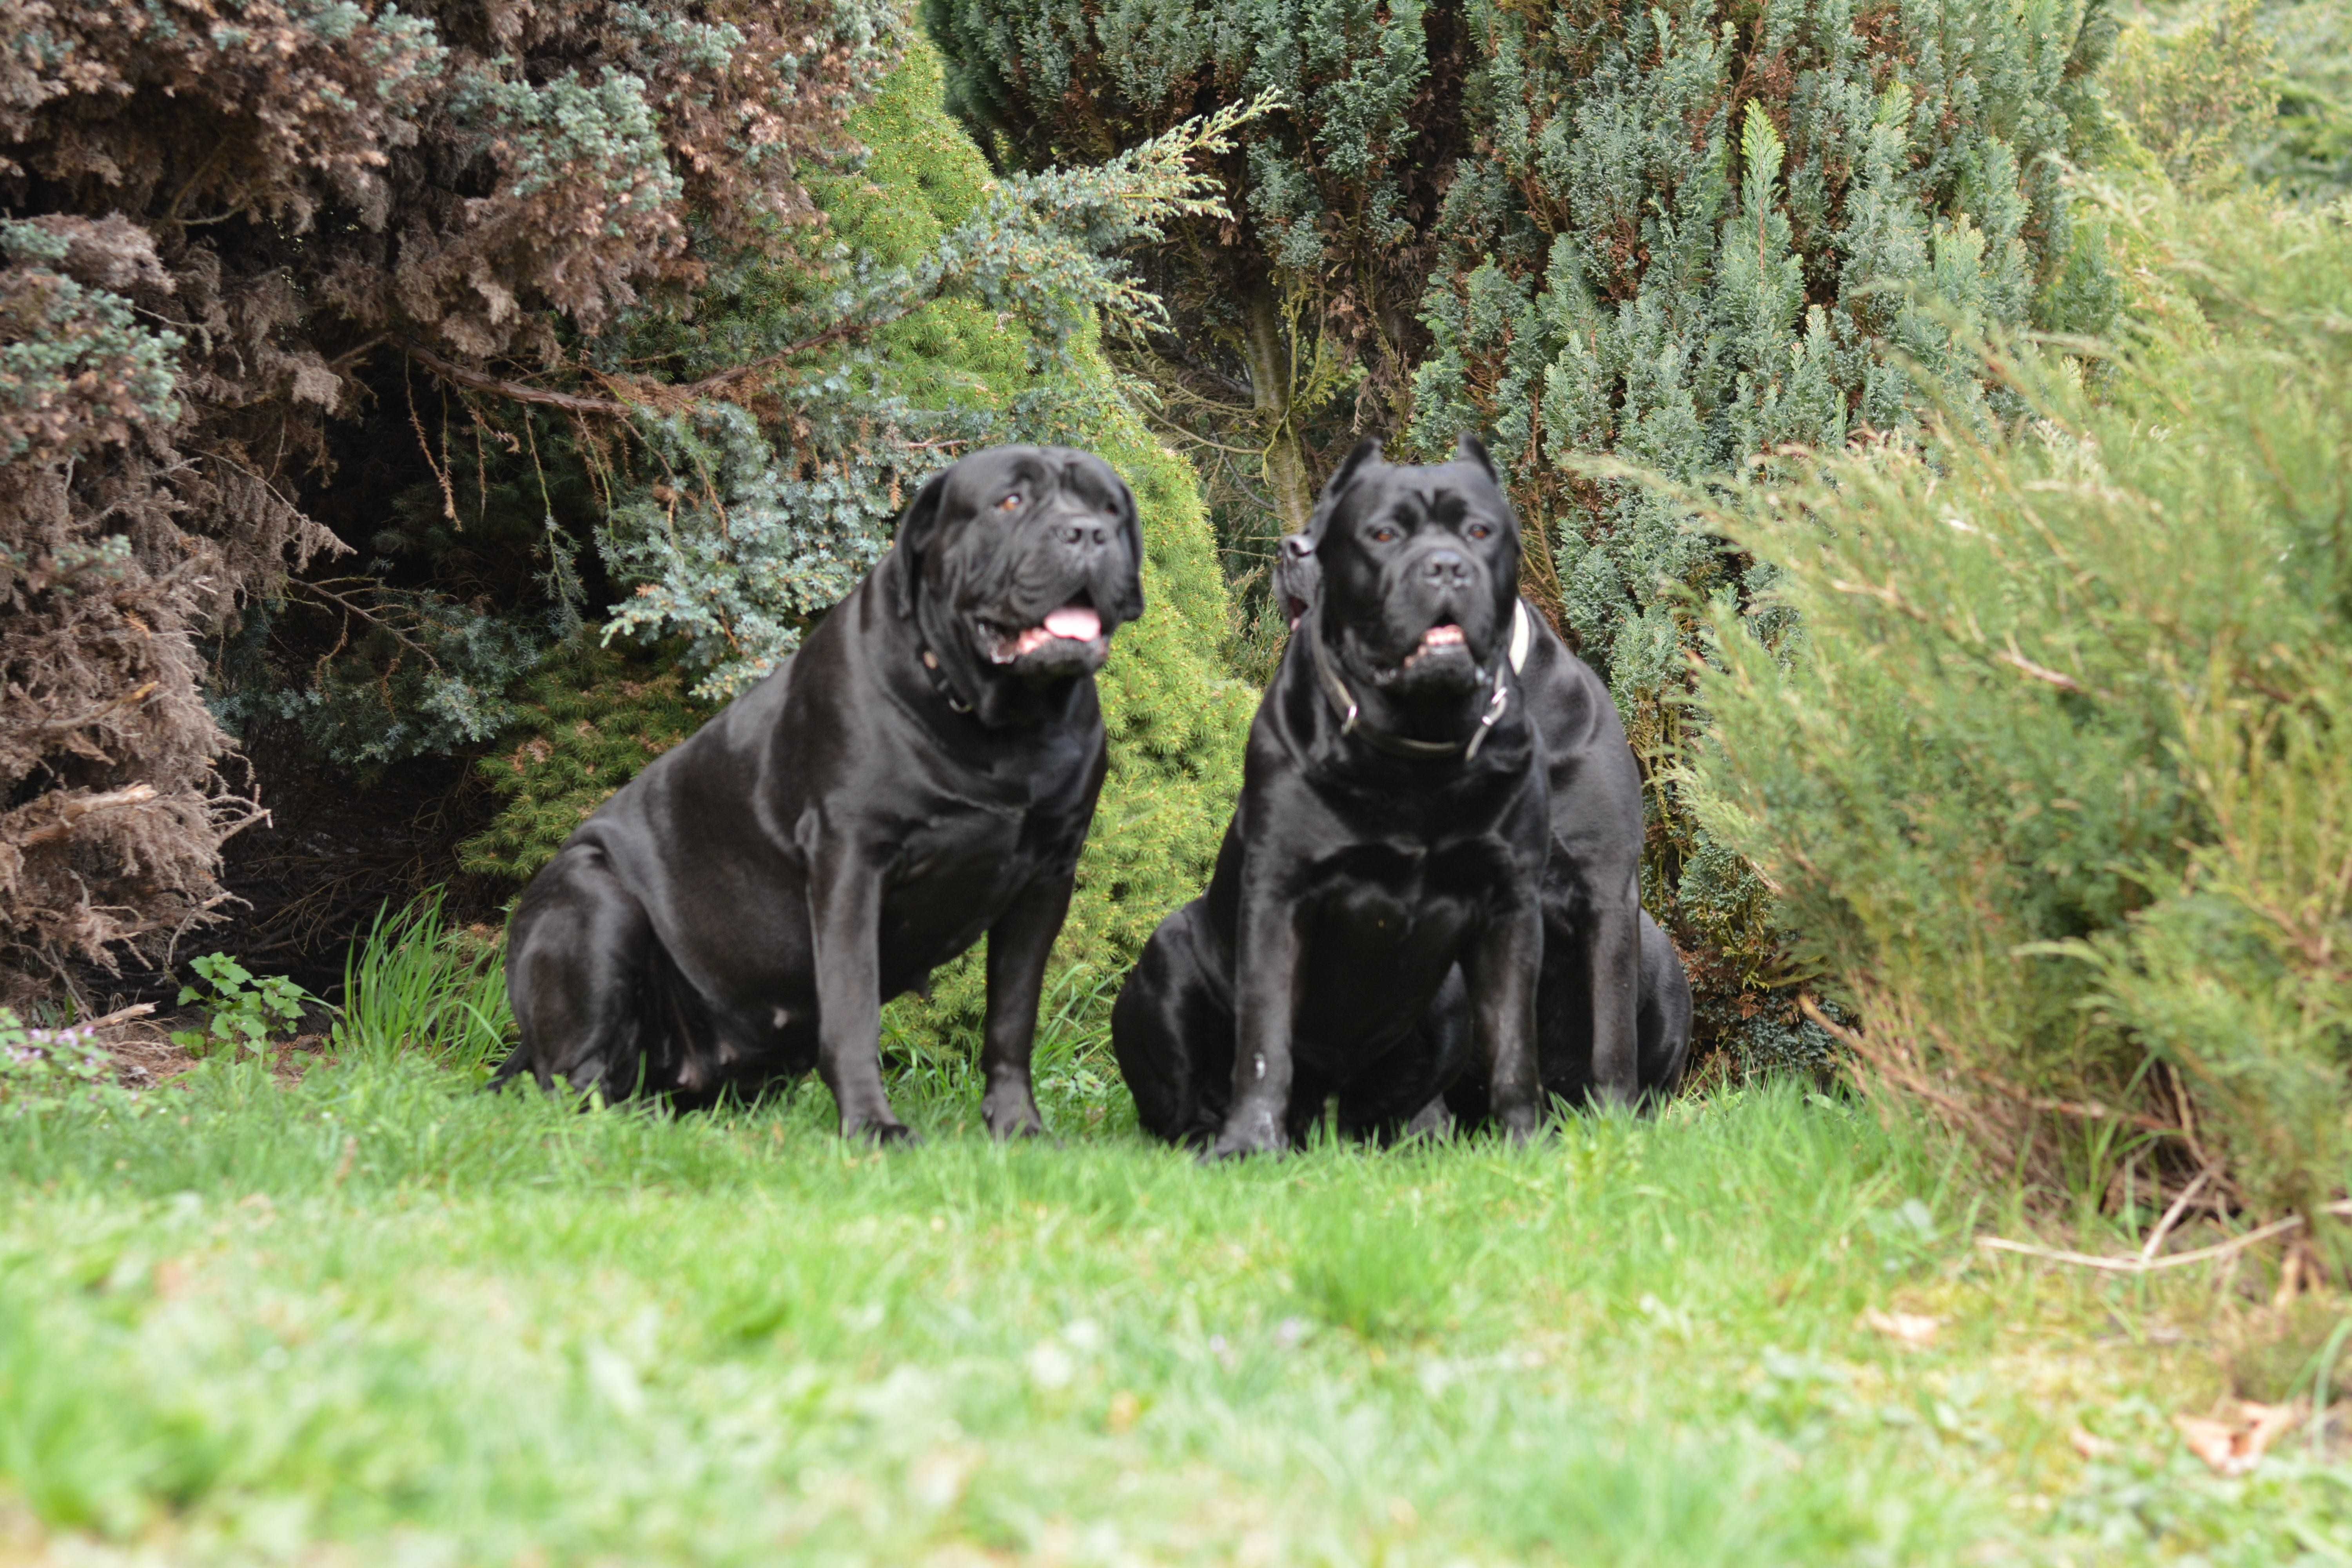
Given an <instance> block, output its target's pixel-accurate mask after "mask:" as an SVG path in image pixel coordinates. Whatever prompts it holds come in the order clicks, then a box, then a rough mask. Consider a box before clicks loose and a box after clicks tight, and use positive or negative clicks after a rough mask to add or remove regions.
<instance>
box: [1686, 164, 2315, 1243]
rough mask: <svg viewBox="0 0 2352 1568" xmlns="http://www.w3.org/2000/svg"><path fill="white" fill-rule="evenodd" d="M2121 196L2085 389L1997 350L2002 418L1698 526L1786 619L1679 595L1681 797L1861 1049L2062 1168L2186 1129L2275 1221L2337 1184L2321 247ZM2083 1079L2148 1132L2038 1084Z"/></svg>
mask: <svg viewBox="0 0 2352 1568" xmlns="http://www.w3.org/2000/svg"><path fill="white" fill-rule="evenodd" d="M2126 219H2127V227H2128V229H2129V231H2130V233H2131V236H2132V239H2133V243H2134V245H2135V246H2136V247H2137V249H2138V250H2139V251H2140V253H2141V254H2142V256H2143V258H2144V259H2143V266H2144V267H2145V268H2147V269H2148V270H2149V271H2150V272H2151V273H2153V274H2155V275H2156V276H2157V277H2158V281H2159V292H2158V293H2157V294H2156V296H2155V299H2154V303H2153V305H2152V307H2151V309H2150V310H2149V312H2148V313H2147V315H2146V316H2145V317H2144V318H2143V320H2144V327H2143V331H2142V334H2141V336H2140V337H2139V339H2138V341H2137V342H2136V343H2135V344H2134V345H2133V346H2132V348H2131V350H2130V352H2128V353H2126V354H2125V355H2124V357H2123V358H2122V359H2121V360H2120V361H2119V362H2118V363H2116V365H2115V367H2114V369H2113V371H2112V372H2111V374H2109V376H2108V377H2107V379H2106V384H2105V398H2104V399H2102V398H2095V397H2093V396H2091V395H2089V394H2088V393H2086V392H2085V390H2084V386H2083V385H2082V384H2081V381H2080V379H2079V376H2078V375H2077V374H2075V373H2074V371H2073V370H2072V369H2071V368H2070V367H2069V366H2068V365H2067V364H2066V363H2064V362H2063V361H2053V360H2049V359H2046V358H2043V357H2040V356H2036V355H2033V354H2031V353H2022V352H2020V351H2016V350H2003V351H2002V354H2003V357H2004V358H2005V359H2006V360H2007V361H2008V363H2010V364H2011V365H2012V366H2015V367H2017V368H2016V370H2015V372H2014V374H2016V376H2017V377H2018V381H2017V389H2018V391H2019V393H2020V394H2021V395H2023V396H2026V397H2027V398H2029V400H2030V401H2031V403H2032V407H2033V410H2034V414H2035V417H2034V418H2033V419H2032V420H2031V421H2030V422H2027V423H2024V424H2021V425H2020V426H2016V427H2014V428H2012V429H2011V430H2007V431H2004V432H2001V433H2000V434H1997V435H1992V436H1980V435H1979V433H1978V432H1977V430H1976V427H1975V425H1974V422H1973V416H1972V414H1971V412H1970V411H1969V409H1967V408H1966V407H1960V408H1946V409H1943V410H1940V411H1939V412H1938V413H1937V415H1936V416H1934V417H1933V418H1932V419H1931V420H1929V421H1928V422H1927V425H1926V426H1925V427H1924V429H1923V437H1924V438H1925V439H1926V441H1927V443H1928V445H1929V447H1932V449H1933V451H1934V453H1935V454H1936V455H1935V458H1934V460H1933V461H1930V460H1928V459H1927V458H1926V457H1925V456H1923V455H1922V453H1921V451H1920V450H1918V449H1916V448H1915V447H1911V446H1910V445H1908V444H1906V443H1889V444H1887V445H1885V446H1883V447H1878V448H1876V449H1874V450H1872V451H1869V452H1863V453H1855V454H1852V455H1849V456H1846V457H1844V458H1840V459H1838V460H1836V461H1834V462H1832V463H1831V464H1830V465H1829V466H1828V468H1827V469H1826V471H1825V472H1824V473H1823V474H1822V476H1820V477H1819V478H1817V479H1809V480H1795V481H1792V480H1791V479H1790V478H1789V477H1788V476H1783V477H1781V479H1779V480H1777V481H1774V482H1772V483H1769V484H1766V483H1759V484H1757V485H1755V486H1753V487H1751V488H1749V489H1747V490H1745V491H1744V492H1742V497H1741V500H1740V503H1739V505H1738V507H1737V508H1735V509H1732V510H1730V511H1729V512H1728V513H1727V515H1726V516H1725V517H1723V518H1722V519H1720V520H1719V521H1721V524H1722V526H1723V527H1724V528H1725V529H1726V530H1727V531H1728V532H1729V533H1730V534H1731V536H1732V537H1733V538H1734V539H1735V540H1737V541H1738V542H1739V543H1740V544H1741V545H1742V546H1743V547H1745V548H1747V549H1748V550H1749V551H1750V552H1753V553H1754V555H1755V556H1756V558H1757V559H1758V560H1759V561H1761V562H1765V563H1769V564H1770V565H1771V566H1772V567H1773V568H1774V569H1775V570H1776V573H1777V576H1776V578H1775V580H1774V586H1773V589H1772V592H1771V594H1770V595H1769V601H1768V602H1769V605H1772V606H1773V607H1774V608H1776V609H1778V610H1781V611H1790V610H1793V611H1794V612H1795V613H1796V615H1797V616H1798V617H1799V620H1800V622H1801V628H1802V629H1801V632H1800V633H1797V634H1793V635H1789V634H1780V635H1776V634H1774V633H1772V632H1771V631H1769V630H1766V631H1765V632H1764V634H1763V635H1759V627H1758V625H1757V623H1758V621H1759V616H1755V615H1753V614H1750V615H1747V616H1742V615H1740V614H1739V613H1738V612H1737V611H1736V610H1735V609H1733V608H1732V607H1730V606H1729V605H1723V606H1721V607H1719V608H1718V610H1717V614H1716V616H1715V618H1714V622H1713V626H1714V631H1715V635H1716V637H1717V651H1718V654H1719V657H1720V659H1721V672H1720V673H1718V674H1715V675H1712V676H1710V677H1708V678H1707V679H1706V683H1705V688H1704V696H1705V698H1706V701H1707V703H1708V704H1709V706H1710V709H1711V710H1712V711H1713V713H1714V714H1715V717H1716V731H1715V733H1714V736H1713V738H1712V740H1711V742H1710V743H1709V745H1708V747H1707V748H1706V752H1705V754H1704V759H1703V761H1702V762H1701V763H1699V764H1698V766H1697V769H1696V783H1697V785H1698V788H1699V794H1698V795H1697V797H1696V798H1698V800H1699V801H1700V802H1701V809H1702V816H1703V820H1704V821H1705V823H1706V826H1707V828H1708V830H1709V831H1710V832H1712V833H1713V834H1715V835H1716V836H1717V837H1719V838H1720V839H1721V840H1723V841H1724V842H1725V843H1727V844H1729V845H1730V846H1732V847H1734V848H1736V849H1738V850H1739V851H1740V852H1741V853H1742V854H1745V855H1747V856H1748V857H1749V858H1751V859H1752V860H1753V861H1754V862H1755V863H1756V865H1757V866H1759V868H1761V869H1762V871H1763V873H1764V874H1765V875H1766V876H1768V877H1769V879H1771V883H1772V885H1773V887H1774V888H1775V889H1777V890H1778V892H1779V894H1780V900H1781V903H1780V910H1781V913H1782V915H1783V917H1784V918H1785V920H1786V921H1787V925H1788V928H1789V929H1790V931H1793V932H1794V933H1795V935H1796V940H1797V941H1798V942H1799V943H1800V945H1801V949H1802V951H1803V952H1804V953H1805V954H1806V956H1807V957H1808V958H1809V959H1810V960H1811V961H1812V962H1813V963H1818V964H1819V965H1820V966H1821V967H1822V970H1823V971H1825V972H1826V973H1828V974H1829V975H1830V976H1831V977H1832V984H1833V985H1834V986H1835V988H1836V989H1837V990H1838V991H1839V992H1840V993H1841V994H1843V999H1844V1000H1845V1001H1847V1002H1848V1003H1849V1004H1851V1005H1853V1008H1854V1009H1855V1010H1856V1013H1857V1015H1858V1016H1859V1017H1860V1018H1861V1019H1863V1020H1864V1025H1863V1030H1864V1033H1863V1037H1862V1044H1861V1047H1860V1048H1861V1049H1862V1050H1863V1052H1864V1060H1865V1062H1866V1064H1867V1067H1868V1068H1869V1069H1870V1072H1871V1074H1872V1076H1873V1079H1874V1081H1884V1082H1888V1083H1892V1084H1894V1085H1896V1086H1898V1087H1903V1088H1907V1089H1915V1090H1917V1091H1918V1092H1921V1093H1923V1094H1927V1095H1928V1096H1931V1097H1933V1099H1934V1100H1935V1102H1936V1103H1937V1105H1938V1106H1939V1107H1942V1108H1944V1110H1945V1111H1946V1113H1947V1114H1948V1115H1950V1116H1951V1117H1952V1118H1953V1119H1954V1120H1955V1121H1958V1123H1959V1124H1960V1125H1962V1126H1963V1127H1965V1128H1966V1129H1967V1130H1968V1131H1970V1132H1971V1133H1973V1134H1974V1135H1976V1136H1977V1137H1978V1138H1979V1140H1980V1141H1981V1142H1984V1143H1985V1144H1986V1145H1987V1146H1988V1147H1989V1148H1990V1149H1991V1150H1992V1151H1993V1152H1994V1153H1995V1155H1996V1157H1997V1158H1998V1159H2000V1160H2001V1161H2003V1162H2005V1163H2007V1162H2021V1163H2027V1164H2028V1165H2029V1166H2030V1167H2031V1168H2033V1169H2036V1170H2038V1171H2039V1172H2040V1173H2042V1174H2043V1175H2044V1176H2045V1177H2048V1178H2049V1179H2051V1180H2053V1182H2055V1181H2069V1182H2072V1183H2074V1184H2075V1185H2076V1187H2077V1188H2078V1190H2082V1191H2085V1192H2088V1193H2089V1194H2091V1195H2092V1196H2093V1197H2094V1198H2099V1197H2101V1196H2102V1195H2103V1194H2105V1191H2106V1187H2107V1184H2108V1181H2109V1179H2110V1178H2111V1177H2112V1176H2114V1174H2115V1173H2116V1170H2117V1169H2118V1168H2119V1166H2120V1164H2121V1163H2123V1162H2125V1161H2126V1160H2127V1159H2133V1158H2137V1159H2140V1160H2145V1161H2154V1162H2158V1163H2159V1166H2161V1165H2165V1164H2176V1163H2177V1164H2180V1165H2184V1166H2188V1165H2193V1164H2194V1163H2199V1162H2203V1161H2208V1160H2210V1162H2212V1163H2213V1165H2214V1168H2215V1171H2216V1174H2217V1175H2218V1176H2219V1178H2220V1179H2221V1181H2222V1182H2224V1183H2225V1184H2227V1189H2228V1190H2229V1191H2231V1192H2232V1193H2233V1194H2236V1195H2237V1196H2238V1197H2239V1198H2240V1199H2241V1200H2242V1201H2243V1202H2245V1203H2246V1204H2248V1205H2251V1206H2252V1208H2253V1209H2254V1210H2255V1211H2256V1212H2257V1213H2270V1214H2275V1213H2278V1212H2281V1211H2293V1212H2300V1213H2303V1214H2305V1215H2311V1216H2314V1217H2315V1216H2316V1211H2317V1205H2319V1204H2320V1203H2321V1202H2322V1201H2323V1200H2324V1199H2325V1198H2326V1197H2327V1196H2329V1195H2332V1194H2336V1193H2339V1192H2341V1191H2342V1190H2343V1189H2344V1187H2345V1185H2346V1183H2347V1178H2352V969H2347V955H2352V659H2347V653H2346V649H2347V647H2352V532H2347V526H2346V518H2347V515H2352V510H2347V488H2346V487H2347V479H2346V475H2347V469H2346V467H2345V463H2344V460H2343V454H2344V452H2345V451H2346V450H2347V443H2352V332H2347V326H2346V323H2347V320H2352V247H2347V245H2346V241H2345V235H2344V231H2343V226H2342V224H2341V221H2340V220H2338V219H2335V218H2328V217H2322V216H2313V215H2298V214H2294V213H2292V212H2279V211H2274V210H2271V209H2268V208H2265V207H2263V205H2259V204H2256V203H2253V202H2250V201H2248V202H2239V203H2234V204H2231V205H2224V206H2221V207H2218V208H2214V209H2210V210H2206V209H2195V210H2192V211H2190V212H2189V213H2188V214H2186V215H2185V216H2184V215H2182V214H2179V213H2178V212H2177V211H2176V210H2175V209H2173V208H2171V207H2168V206H2165V205H2148V206H2147V207H2145V208H2142V209H2138V210H2134V211H2129V212H2127V213H2126ZM2084 1104H2100V1105H2107V1106H2115V1107H2121V1108H2125V1109H2126V1110H2127V1111H2128V1112H2129V1113H2130V1115H2131V1116H2133V1117H2135V1118H2138V1119H2140V1120H2139V1121H2137V1122H2136V1123H2131V1124H2130V1125H2138V1126H2146V1127H2158V1128H2165V1129H2177V1130H2178V1131H2177V1133H2176V1135H2175V1138H2158V1139H2156V1140H2154V1146H2153V1147H2151V1141H2150V1140H2149V1139H2148V1138H2147V1137H2145V1136H2142V1135H2140V1134H2137V1133H2135V1134H2133V1135H2131V1136H2130V1137H2129V1138H2128V1139H2121V1138H2118V1136H2117V1132H2116V1129H2117V1128H2118V1126H2119V1122H2118V1121H2117V1120H2116V1119H2115V1118H2113V1117H2108V1116H2105V1115H2100V1116H2095V1117H2093V1118H2091V1119H2090V1120H2089V1121H2086V1122H2084V1121H2074V1120H2073V1119H2072V1118H2071V1116H2069V1115H2067V1114H2055V1113H2053V1112H2051V1111H2050V1110H2048V1108H2049V1107H2052V1106H2081V1105H2084ZM2037 1108H2039V1109H2037ZM2176 1139H2177V1141H2176Z"/></svg>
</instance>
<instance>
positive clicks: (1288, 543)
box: [1282, 533, 1315, 561]
mask: <svg viewBox="0 0 2352 1568" xmlns="http://www.w3.org/2000/svg"><path fill="white" fill-rule="evenodd" d="M1282 547H1283V549H1285V550H1286V551H1288V552H1290V558H1291V559H1292V560H1293V561H1304V560H1306V559H1307V557H1308V556H1310V555H1312V554H1314V553H1315V541H1314V540H1312V539H1310V538H1308V537H1307V535H1306V534H1303V533H1293V534H1286V535H1285V536H1284V538H1283V541H1282Z"/></svg>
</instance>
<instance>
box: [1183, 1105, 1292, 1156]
mask: <svg viewBox="0 0 2352 1568" xmlns="http://www.w3.org/2000/svg"><path fill="white" fill-rule="evenodd" d="M1289 1147H1290V1140H1289V1139H1288V1138H1286V1137H1285V1136H1284V1135H1283V1131H1282V1123H1281V1122H1280V1121H1276V1119H1275V1117H1274V1114H1273V1112H1271V1111H1260V1112H1255V1113H1250V1114H1245V1115H1238V1116H1234V1117H1233V1118H1231V1119H1230V1120H1228V1121H1226V1123H1225V1126H1224V1130H1223V1131H1221V1132H1219V1133H1218V1134H1217V1141H1216V1142H1214V1143H1212V1144H1210V1145H1209V1149H1208V1152H1206V1153H1204V1154H1202V1156H1201V1158H1202V1162H1203V1163H1214V1162H1216V1161H1219V1160H1238V1159H1240V1158H1241V1157H1242V1156H1243V1155H1244V1154H1279V1153H1281V1152H1283V1151H1285V1150H1286V1149H1288V1148H1289Z"/></svg>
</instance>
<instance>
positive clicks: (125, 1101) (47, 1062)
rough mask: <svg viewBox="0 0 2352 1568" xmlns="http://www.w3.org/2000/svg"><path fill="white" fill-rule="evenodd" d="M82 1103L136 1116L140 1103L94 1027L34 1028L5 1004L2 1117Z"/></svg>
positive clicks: (0, 1025)
mask: <svg viewBox="0 0 2352 1568" xmlns="http://www.w3.org/2000/svg"><path fill="white" fill-rule="evenodd" d="M77 1102H79V1103H81V1104H85V1105H94V1106H96V1107H98V1108H99V1109H100V1110H113V1111H120V1112H121V1113H123V1114H124V1115H131V1116H135V1115H137V1114H138V1112H139V1106H140V1101H139V1097H138V1096H136V1095H134V1094H132V1093H131V1091H130V1090H129V1089H124V1088H123V1087H122V1086H121V1084H119V1083H117V1082H116V1081H115V1079H114V1065H113V1063H112V1062H110V1061H109V1060H108V1059H107V1055H106V1052H105V1051H104V1050H102V1049H100V1047H99V1046H98V1044H97V1042H96V1041H95V1040H94V1039H93V1038H92V1037H91V1036H90V1033H89V1030H87V1029H73V1028H66V1029H42V1028H33V1027H29V1026H26V1023H25V1021H24V1020H23V1019H22V1018H20V1017H18V1016H16V1014H15V1013H13V1012H11V1011H9V1010H8V1009H7V1008H5V1007H0V1119H5V1118H9V1117H16V1116H23V1115H26V1114H32V1113H37V1112H40V1111H44V1110H57V1109H58V1108H59V1107H61V1106H65V1105H68V1104H72V1103H77Z"/></svg>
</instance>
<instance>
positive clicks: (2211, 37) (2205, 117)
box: [2104, 0, 2278, 191]
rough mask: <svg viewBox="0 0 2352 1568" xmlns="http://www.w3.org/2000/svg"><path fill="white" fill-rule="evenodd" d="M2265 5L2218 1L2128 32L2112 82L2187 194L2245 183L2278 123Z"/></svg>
mask: <svg viewBox="0 0 2352 1568" xmlns="http://www.w3.org/2000/svg"><path fill="white" fill-rule="evenodd" d="M2261 12H2262V0H2218V3H2216V4H2212V5H2202V6H2199V7H2197V8H2195V9H2193V10H2190V11H2189V12H2188V13H2187V14H2186V15H2184V16H2177V17H2174V18H2171V19H2170V21H2169V25H2168V26H2162V27H2161V28H2159V27H2157V26H2147V25H2138V26H2129V27H2126V28H2125V29H2124V30H2123V33H2122V35H2121V36H2120V37H2118V38H2117V39H2116V51H2115V58H2114V59H2113V60H2112V61H2111V62H2110V63H2109V65H2108V68H2107V70H2106V73H2105V79H2104V80H2105V87H2106V89H2107V101H2108V102H2109V103H2111V104H2112V105H2114V107H2115V109H2116V111H2117V112H2118V113H2119V114H2121V115H2122V116H2123V117H2124V119H2125V121H2126V122H2127V123H2128V124H2129V125H2130V126H2131V130H2132V134H2133V135H2134V136H2135V137H2137V139H2138V142H2139V143H2140V145H2141V146H2143V147H2145V148H2146V149H2147V151H2148V152H2149V153H2151V154H2153V155H2154V157H2155V158H2156V160H2157V162H2158V163H2160V164H2161V165H2162V166H2163V169H2164V172H2165V173H2166V174H2168V175H2169V176H2170V177H2171V179H2172V180H2173V182H2174V183H2175V184H2179V185H2180V186H2181V187H2182V188H2183V189H2185V190H2190V191H2197V190H2202V189H2209V188H2212V187H2215V186H2219V185H2224V184H2231V183H2232V182H2235V181H2238V180H2242V179H2243V178H2244V176H2245V173H2246V164H2245V161H2244V160H2245V154H2246V153H2247V152H2248V151H2249V150H2250V148H2251V146H2252V143H2253V142H2254V141H2255V139H2256V138H2257V137H2258V136H2259V135H2261V134H2262V132H2263V131H2264V130H2265V129H2267V126H2266V125H2265V123H2264V122H2265V121H2273V120H2274V119H2275V108H2276V104H2277V101H2278V87H2277V83H2276V80H2275V79H2274V78H2273V76H2272V74H2271V72H2272V66H2273V59H2272V55H2271V40H2270V38H2269V37H2268V36H2267V35H2266V34H2265V33H2263V31H2262V29H2261V28H2260V27H2259V26H2257V18H2258V17H2259V16H2260V14H2261Z"/></svg>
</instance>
